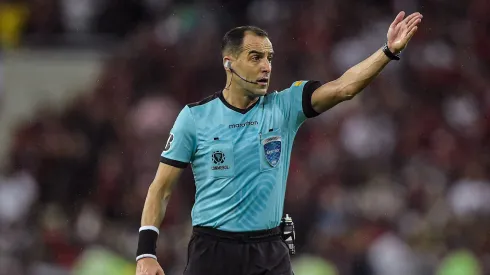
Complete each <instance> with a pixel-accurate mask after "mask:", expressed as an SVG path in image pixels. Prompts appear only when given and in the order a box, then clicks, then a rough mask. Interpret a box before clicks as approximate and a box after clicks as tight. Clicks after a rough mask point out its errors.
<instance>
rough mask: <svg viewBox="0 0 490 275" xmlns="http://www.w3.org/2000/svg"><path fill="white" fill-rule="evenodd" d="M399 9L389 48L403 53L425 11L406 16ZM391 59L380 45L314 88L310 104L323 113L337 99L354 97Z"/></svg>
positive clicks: (390, 28) (343, 99)
mask: <svg viewBox="0 0 490 275" xmlns="http://www.w3.org/2000/svg"><path fill="white" fill-rule="evenodd" d="M404 16H405V12H400V13H399V14H398V15H397V16H396V18H395V20H394V21H393V23H391V25H390V27H389V29H388V34H387V39H388V41H387V45H388V49H389V50H390V52H391V53H393V54H394V55H397V54H398V53H400V52H401V51H402V50H403V49H404V48H405V47H406V46H407V44H408V41H410V39H411V38H412V36H413V35H414V34H415V32H416V31H417V28H418V25H419V23H420V22H421V20H422V15H421V14H420V13H418V12H416V13H413V14H411V15H409V16H407V17H406V18H405V19H403V18H404ZM390 61H391V59H390V58H389V57H388V56H387V55H386V54H385V53H384V52H383V50H382V49H379V50H378V51H376V52H375V53H374V54H372V55H371V56H370V57H368V58H367V59H365V60H364V61H362V62H361V63H359V64H357V65H355V66H354V67H352V68H350V69H349V70H347V71H346V72H345V73H344V74H343V75H342V76H341V77H339V78H338V79H336V80H333V81H331V82H328V83H326V84H324V85H322V86H320V87H319V88H318V89H316V90H315V91H314V92H313V95H312V97H311V104H312V107H313V109H314V110H315V111H316V112H317V113H323V112H325V111H326V110H328V109H330V108H332V107H333V106H335V105H337V104H338V103H340V102H342V101H345V100H349V99H352V98H353V97H354V96H356V95H357V94H358V93H360V92H361V91H362V90H363V89H364V88H365V87H366V86H367V85H369V83H371V81H372V80H373V79H374V78H375V77H376V76H377V75H378V74H379V73H380V72H381V70H383V68H384V67H385V66H386V65H387V64H388V62H390Z"/></svg>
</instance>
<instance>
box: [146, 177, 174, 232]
mask: <svg viewBox="0 0 490 275" xmlns="http://www.w3.org/2000/svg"><path fill="white" fill-rule="evenodd" d="M169 199H170V193H169V192H165V190H164V189H163V188H161V187H160V186H158V185H155V184H152V185H151V186H150V188H149V189H148V194H147V195H146V200H145V206H144V207H143V214H142V215H141V226H155V227H156V228H158V227H160V224H161V223H162V221H163V218H164V216H165V212H166V210H167V205H168V201H169Z"/></svg>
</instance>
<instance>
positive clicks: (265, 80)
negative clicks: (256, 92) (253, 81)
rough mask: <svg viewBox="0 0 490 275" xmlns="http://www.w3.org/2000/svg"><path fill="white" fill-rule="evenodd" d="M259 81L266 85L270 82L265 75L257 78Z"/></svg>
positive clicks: (260, 83)
mask: <svg viewBox="0 0 490 275" xmlns="http://www.w3.org/2000/svg"><path fill="white" fill-rule="evenodd" d="M257 83H258V84H259V85H261V86H266V85H267V84H269V79H268V78H266V77H263V78H259V79H258V80H257Z"/></svg>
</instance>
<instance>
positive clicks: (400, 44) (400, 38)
mask: <svg viewBox="0 0 490 275" xmlns="http://www.w3.org/2000/svg"><path fill="white" fill-rule="evenodd" d="M403 17H405V12H403V11H402V12H400V13H399V14H398V15H397V16H396V18H395V21H393V23H391V25H390V28H389V29H388V34H387V35H386V37H387V38H388V48H389V49H390V51H391V52H392V53H394V54H398V53H400V52H401V51H402V50H403V49H405V47H406V46H407V44H408V41H410V39H411V38H412V36H413V35H414V34H415V32H417V29H418V25H419V23H420V22H421V21H422V18H423V16H422V14H420V13H418V12H415V13H412V14H410V15H409V16H407V17H406V18H405V19H403Z"/></svg>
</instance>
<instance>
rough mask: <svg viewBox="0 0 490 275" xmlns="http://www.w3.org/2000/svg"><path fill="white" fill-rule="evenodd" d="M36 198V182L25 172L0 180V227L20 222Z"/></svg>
mask: <svg viewBox="0 0 490 275" xmlns="http://www.w3.org/2000/svg"><path fill="white" fill-rule="evenodd" d="M37 197H38V186H37V182H36V180H35V179H34V178H33V177H32V175H31V174H29V173H27V172H18V173H15V174H13V175H12V176H10V177H4V178H0V225H2V224H3V225H7V226H8V225H11V224H13V223H17V222H21V221H22V220H23V219H24V218H25V217H26V215H27V214H28V213H29V211H30V209H31V206H32V204H33V203H34V202H35V201H36V199H37Z"/></svg>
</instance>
